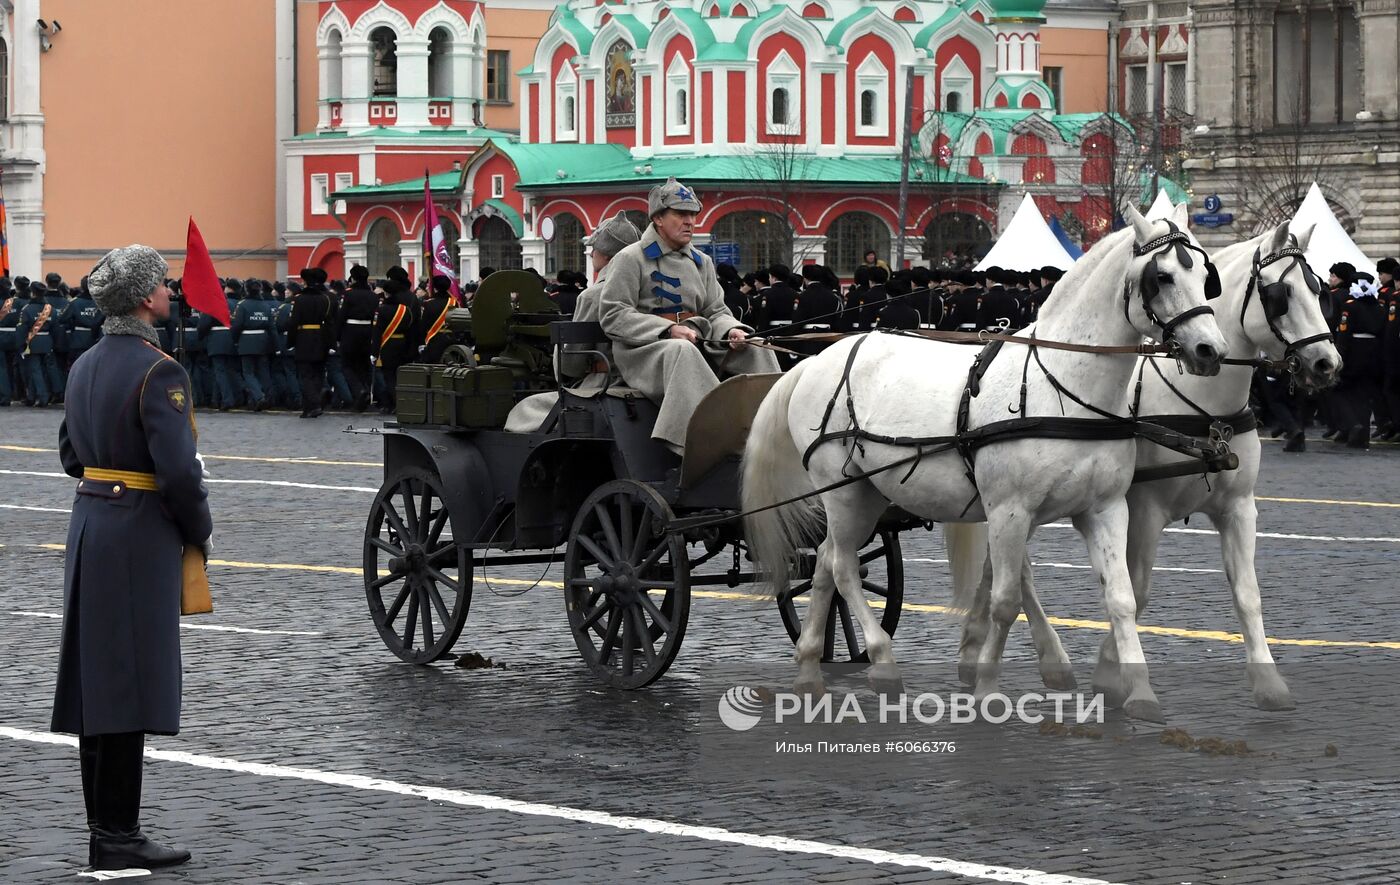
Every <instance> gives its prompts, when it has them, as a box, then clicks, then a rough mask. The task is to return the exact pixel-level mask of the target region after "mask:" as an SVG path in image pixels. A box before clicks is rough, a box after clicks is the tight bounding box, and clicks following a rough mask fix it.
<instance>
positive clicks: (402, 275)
mask: <svg viewBox="0 0 1400 885" xmlns="http://www.w3.org/2000/svg"><path fill="white" fill-rule="evenodd" d="M384 279H386V280H393V281H394V282H396V283H399V284H400V285H402V286H403V287H404V288H408V287H410V286H412V285H413V281H412V280H410V279H409V278H408V271H406V270H404V269H403V268H402V267H399V266H398V265H397V264H396V265H394V266H393V267H391V268H389V269H388V270H386V271H385V272H384Z"/></svg>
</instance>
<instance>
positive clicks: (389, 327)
mask: <svg viewBox="0 0 1400 885" xmlns="http://www.w3.org/2000/svg"><path fill="white" fill-rule="evenodd" d="M385 276H386V277H387V278H388V279H386V280H385V281H384V284H383V289H384V294H385V298H384V301H383V303H381V304H380V305H379V311H378V313H377V314H376V315H375V322H374V327H375V341H374V363H375V365H376V366H378V367H379V368H380V369H381V370H382V371H383V373H384V398H383V400H382V401H381V403H380V407H379V411H380V413H381V414H385V415H388V414H392V413H393V411H394V408H395V404H396V402H397V396H398V393H397V391H396V390H395V388H396V386H397V385H398V379H399V366H402V365H404V364H405V363H411V362H413V358H414V357H415V356H417V355H418V345H417V342H416V341H415V336H414V329H415V328H416V327H417V325H418V303H417V302H418V299H416V298H414V297H413V292H412V291H411V288H410V287H411V285H412V284H411V282H410V281H409V279H408V271H406V270H404V269H403V268H402V267H399V266H398V265H394V266H393V267H391V268H389V270H388V271H386V272H385Z"/></svg>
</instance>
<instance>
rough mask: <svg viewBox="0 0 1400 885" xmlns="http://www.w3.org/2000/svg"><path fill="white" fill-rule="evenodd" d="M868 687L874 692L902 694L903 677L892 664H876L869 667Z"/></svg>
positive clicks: (895, 695)
mask: <svg viewBox="0 0 1400 885" xmlns="http://www.w3.org/2000/svg"><path fill="white" fill-rule="evenodd" d="M869 679H870V688H871V690H872V691H874V692H875V693H876V694H879V695H885V696H886V697H898V696H900V695H902V694H904V679H903V678H902V677H901V676H900V675H899V669H898V668H897V667H895V666H894V665H893V664H876V665H875V666H873V667H871V668H870V676H869Z"/></svg>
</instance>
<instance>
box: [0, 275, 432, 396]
mask: <svg viewBox="0 0 1400 885" xmlns="http://www.w3.org/2000/svg"><path fill="white" fill-rule="evenodd" d="M222 283H223V293H224V297H225V298H226V299H227V303H228V312H229V317H230V322H229V323H228V324H227V325H225V324H224V323H223V322H221V321H220V320H219V319H217V318H216V317H214V316H213V315H212V314H210V313H202V312H200V311H198V310H194V309H192V308H191V307H190V306H189V305H188V304H187V303H182V304H181V309H180V311H179V312H178V314H177V313H176V312H174V311H172V313H171V319H170V321H169V323H168V324H166V325H165V326H162V327H161V328H159V329H157V332H158V333H159V335H160V341H161V346H162V347H163V348H164V349H165V350H166V352H168V353H170V354H172V355H178V356H179V358H180V359H181V361H182V362H183V363H184V365H185V368H186V370H187V371H188V372H189V374H190V378H191V380H192V382H193V388H194V397H195V404H196V406H198V407H202V408H211V409H218V410H220V411H228V410H230V409H251V410H254V411H262V410H264V409H269V408H280V409H294V410H300V412H301V415H302V417H304V418H315V417H318V416H319V415H321V414H322V411H323V410H324V409H325V408H327V407H332V408H342V409H354V410H356V411H365V410H366V409H367V408H369V407H370V406H371V405H375V406H377V407H378V408H379V411H380V412H381V413H385V414H387V413H390V412H392V411H393V408H394V389H393V388H394V385H393V382H392V379H393V378H394V377H395V375H396V374H397V369H398V367H399V366H400V365H403V364H405V363H409V362H413V361H414V360H426V361H435V360H436V359H437V357H438V356H439V355H440V353H439V351H440V350H441V349H443V348H445V347H446V346H447V344H448V338H447V336H446V335H444V334H443V332H444V331H445V319H446V314H447V310H448V309H449V308H450V307H451V306H452V300H451V296H450V294H449V287H450V284H451V280H449V279H448V278H447V277H443V276H439V277H435V278H434V279H433V280H432V281H431V282H429V283H426V284H423V285H420V286H418V287H416V288H415V287H414V286H413V285H412V282H411V281H410V279H409V276H408V274H407V272H406V271H404V269H403V268H401V267H392V268H390V269H389V270H388V272H387V273H386V274H385V278H384V279H383V280H380V281H378V282H376V283H373V284H371V282H370V278H369V272H368V270H367V269H366V268H364V267H362V266H358V265H357V266H355V267H353V268H351V270H350V278H349V279H348V280H346V281H344V282H342V281H339V280H336V281H329V280H328V279H327V275H326V273H325V271H323V270H320V269H318V268H308V269H306V270H303V271H302V272H301V274H300V281H299V282H298V281H293V282H290V283H283V282H280V281H279V282H270V281H266V280H258V279H248V280H238V279H232V278H230V279H225V280H223V281H222ZM169 285H170V287H171V289H172V290H173V291H174V292H176V293H178V292H179V290H180V282H179V281H170V283H169ZM103 319H104V317H103V315H102V311H101V310H99V309H98V308H97V305H96V304H95V303H94V302H93V300H92V298H91V297H90V295H89V293H88V290H87V285H86V278H85V279H84V280H83V282H82V283H81V284H80V285H79V286H78V287H76V288H75V289H70V288H69V286H68V285H67V284H65V283H64V282H63V279H62V278H61V277H60V276H59V275H58V274H52V273H51V274H49V275H48V276H47V277H46V279H45V281H44V282H42V283H40V282H37V281H33V282H31V281H30V280H27V279H25V278H23V277H17V278H16V279H15V280H14V281H11V280H9V279H8V278H4V277H0V406H7V405H9V404H10V402H11V401H12V400H14V401H18V402H23V403H25V404H27V405H29V406H33V407H37V408H43V407H45V406H49V405H53V404H56V403H61V402H62V401H63V393H64V387H65V383H66V378H67V375H68V369H69V367H70V366H72V364H73V363H74V362H76V361H77V359H78V357H79V356H81V355H82V354H83V352H84V351H86V350H87V349H88V348H90V347H92V346H93V345H94V344H96V343H97V341H98V339H100V338H101V336H102V322H103Z"/></svg>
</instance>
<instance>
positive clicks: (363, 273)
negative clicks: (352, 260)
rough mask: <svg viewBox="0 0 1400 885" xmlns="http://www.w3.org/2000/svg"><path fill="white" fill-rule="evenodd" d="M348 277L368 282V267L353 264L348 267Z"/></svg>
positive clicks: (355, 280)
mask: <svg viewBox="0 0 1400 885" xmlns="http://www.w3.org/2000/svg"><path fill="white" fill-rule="evenodd" d="M350 279H351V280H353V281H354V282H356V283H368V282H369V268H367V267H365V266H364V265H363V264H357V265H355V266H354V267H352V268H350Z"/></svg>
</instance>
